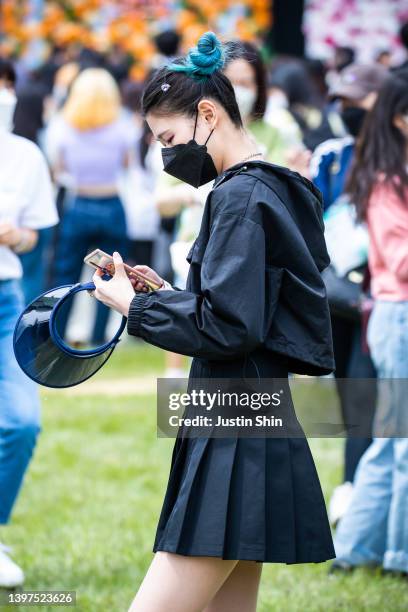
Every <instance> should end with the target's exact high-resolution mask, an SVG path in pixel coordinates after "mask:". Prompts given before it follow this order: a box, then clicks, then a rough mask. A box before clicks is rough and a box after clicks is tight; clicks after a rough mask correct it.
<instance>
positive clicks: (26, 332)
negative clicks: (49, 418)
mask: <svg viewBox="0 0 408 612" xmlns="http://www.w3.org/2000/svg"><path fill="white" fill-rule="evenodd" d="M94 289H95V285H94V283H92V282H89V283H82V284H81V283H77V284H75V285H72V284H71V285H62V286H61V287H56V288H55V289H50V290H49V291H46V292H45V293H43V294H41V295H40V296H38V297H37V298H36V299H35V300H33V301H32V302H31V303H30V304H29V305H28V306H27V307H26V308H25V310H24V311H23V312H22V313H21V314H20V316H19V318H18V320H17V323H16V326H15V329H14V336H13V347H14V354H15V356H16V359H17V362H18V364H19V366H20V367H21V369H22V370H23V372H25V374H27V376H29V377H30V378H31V379H32V380H34V381H35V382H37V383H39V384H40V385H44V386H45V387H53V388H64V387H73V386H75V385H79V384H80V383H81V382H84V380H87V379H88V378H90V377H91V376H93V375H94V374H95V373H96V372H97V371H98V370H99V369H100V368H101V367H102V366H103V365H104V364H105V363H106V362H107V360H108V359H109V357H110V356H111V355H112V353H113V350H114V348H115V346H116V345H117V343H118V342H119V339H120V336H121V334H122V332H123V330H124V329H125V327H126V322H127V319H126V317H123V318H122V321H121V324H120V326H119V329H118V330H117V332H116V333H115V335H114V337H113V338H112V339H111V340H110V341H109V342H106V343H105V344H102V345H101V346H98V347H96V348H90V349H83V350H80V349H76V348H73V347H72V346H69V345H68V344H66V343H65V342H64V340H63V339H62V337H61V335H60V334H59V332H58V315H59V313H61V311H62V308H63V307H64V306H65V307H66V306H67V303H68V301H69V300H71V299H72V298H73V297H74V296H75V295H76V294H77V293H78V292H80V291H85V290H86V291H93V290H94Z"/></svg>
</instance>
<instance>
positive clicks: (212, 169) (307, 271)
mask: <svg viewBox="0 0 408 612" xmlns="http://www.w3.org/2000/svg"><path fill="white" fill-rule="evenodd" d="M230 51H231V47H230V46H229V44H228V45H227V43H225V44H222V43H221V42H220V41H219V40H218V38H217V37H216V36H215V34H214V32H206V33H205V34H203V35H202V36H201V37H200V39H199V41H198V45H197V48H195V49H190V51H189V53H188V56H187V57H186V58H180V59H178V58H177V59H176V60H174V61H173V62H172V63H171V64H170V65H166V66H164V67H163V68H161V69H159V70H158V71H157V72H155V73H154V75H153V76H152V78H151V79H149V81H148V83H147V84H146V87H145V90H144V93H143V98H142V112H143V115H144V116H145V118H146V121H147V123H148V124H149V127H150V128H151V130H152V132H153V135H154V137H155V138H156V139H157V140H159V141H160V142H161V143H162V144H163V149H162V155H163V162H164V168H163V170H164V171H165V172H169V173H171V174H172V176H175V177H177V178H179V179H181V180H183V181H185V182H187V183H189V184H190V185H194V186H195V187H198V186H200V185H203V184H205V183H208V182H210V181H211V180H214V184H213V188H212V189H211V191H210V192H209V195H208V197H207V199H206V202H205V205H204V211H203V216H202V221H201V226H200V231H199V233H198V236H197V238H196V240H195V242H194V243H193V245H192V247H191V249H190V252H189V254H188V255H187V261H188V262H189V263H190V268H189V274H188V277H187V283H186V288H185V289H180V288H178V287H172V286H170V287H169V286H166V285H165V284H164V283H163V285H164V286H161V287H160V288H159V289H158V290H156V291H152V292H148V293H145V292H143V290H142V286H140V287H139V286H138V283H137V282H136V283H135V284H134V285H133V286H132V283H131V281H130V280H129V278H128V277H127V276H126V273H125V271H124V267H123V261H122V259H121V257H120V255H119V254H117V253H114V254H113V256H114V261H115V274H114V277H113V278H112V279H111V280H106V281H105V280H103V279H102V278H101V276H100V275H99V274H98V273H95V275H94V282H95V286H96V289H95V297H96V298H97V299H98V300H101V301H102V302H103V303H105V304H106V305H107V306H109V307H110V308H113V309H114V310H117V311H118V312H122V313H123V314H124V315H125V316H126V317H127V319H128V322H127V331H128V333H129V334H130V335H134V336H138V337H141V338H143V339H144V340H145V341H146V342H149V343H150V344H153V345H155V346H158V347H160V348H162V349H165V350H170V351H175V352H177V353H179V354H184V355H189V356H191V357H193V360H192V364H191V370H190V376H189V381H190V382H189V385H190V384H192V385H195V383H198V384H199V385H201V384H203V383H205V381H206V379H210V383H214V382H215V379H216V378H227V379H233V380H232V384H234V388H235V385H236V384H237V385H239V386H240V387H241V386H242V384H244V379H246V378H248V377H250V376H252V377H254V378H255V381H254V382H255V383H259V382H260V381H262V379H268V378H269V379H270V378H274V377H277V378H279V379H280V381H281V380H282V377H283V378H284V379H287V378H288V374H289V372H297V373H304V374H313V375H321V374H329V373H330V372H332V371H333V366H334V359H333V347H332V339H331V329H330V315H329V308H328V303H327V297H326V293H325V289H324V284H323V281H322V278H321V271H322V270H323V269H325V268H326V267H327V266H328V264H329V257H328V254H327V251H326V246H325V241H324V234H323V223H322V209H321V198H320V194H319V192H318V190H317V189H315V188H314V186H313V185H312V183H310V181H308V180H307V179H305V178H304V177H302V176H300V175H299V174H298V173H295V172H292V171H290V170H288V169H287V168H284V167H282V166H277V165H274V164H271V163H269V162H267V161H265V160H263V159H262V153H261V152H260V151H259V149H258V147H257V144H256V142H254V140H253V139H252V137H251V136H250V135H249V134H248V133H247V131H246V130H245V128H244V126H243V123H242V117H241V115H240V111H239V107H238V103H237V99H236V97H235V93H234V89H233V86H232V84H231V81H229V79H228V78H227V77H226V75H225V74H224V72H223V67H224V65H225V61H226V56H228V54H229V53H230ZM135 268H136V270H137V271H143V270H145V272H146V274H147V275H148V276H149V277H150V278H151V279H152V280H153V279H154V278H155V279H156V280H157V281H158V284H159V285H160V283H161V281H162V280H163V279H160V278H159V277H158V275H157V273H156V272H155V271H154V270H152V269H150V268H147V267H145V266H135ZM135 289H136V292H135V291H134V290H135ZM236 379H239V382H238V380H236ZM194 381H195V382H194ZM207 382H208V380H207ZM205 384H206V383H205ZM283 385H284V387H278V389H283V388H285V389H287V390H288V391H289V395H290V389H289V385H288V381H287V380H286V381H285V380H284V381H283ZM189 389H191V387H189ZM285 397H286V392H285ZM288 397H289V396H288ZM216 410H220V411H221V413H222V414H224V410H223V406H220V405H219V404H218V405H217V408H216ZM187 427H188V426H187ZM191 433H192V434H193V436H191V435H189V434H191ZM194 433H199V432H194V431H191V430H190V431H187V432H186V430H185V429H184V428H182V427H181V428H180V431H178V433H177V438H176V441H175V444H174V452H173V458H172V463H171V468H170V474H169V481H168V485H167V490H166V494H165V500H164V503H163V507H162V512H161V515H160V518H159V524H158V527H157V532H156V538H155V542H154V545H153V552H154V553H156V554H155V556H154V558H153V560H152V564H151V566H150V567H149V570H148V572H147V574H146V576H145V578H144V580H143V582H142V584H141V586H140V588H139V591H138V593H137V594H136V596H135V599H134V601H133V602H132V605H131V607H130V608H129V612H133V611H135V612H136V610H147V609H149V610H152V611H153V610H165V609H170V608H171V609H173V610H176V609H177V610H179V611H180V612H192V611H193V610H207V611H208V610H210V609H211V610H238V609H239V610H240V612H255V610H256V599H257V593H258V587H259V581H260V577H261V570H262V565H263V563H264V562H265V563H291V564H293V563H310V562H312V563H318V562H322V561H325V560H327V559H329V558H332V557H333V554H334V550H333V547H332V539H331V533H330V528H329V524H328V519H327V514H326V508H325V504H324V498H323V495H322V491H321V487H320V484H319V479H318V475H317V472H316V468H315V465H314V462H313V458H312V455H311V452H310V449H309V446H308V442H307V440H306V438H305V436H304V435H300V436H299V437H298V438H294V437H293V436H292V435H290V434H289V432H287V435H286V437H285V436H282V433H281V431H279V437H269V436H265V435H264V436H262V435H260V437H256V438H254V437H246V436H243V435H242V434H240V435H238V436H237V435H234V434H232V436H231V435H230V436H228V434H225V437H224V436H223V437H218V436H215V437H214V435H212V433H211V432H208V436H207V435H204V436H199V437H196V436H195V435H194ZM213 433H215V432H213ZM235 433H236V432H235ZM298 433H299V432H298ZM204 434H205V432H204ZM258 435H259V434H258ZM186 576H188V580H186Z"/></svg>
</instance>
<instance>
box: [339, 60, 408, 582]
mask: <svg viewBox="0 0 408 612" xmlns="http://www.w3.org/2000/svg"><path fill="white" fill-rule="evenodd" d="M348 190H349V193H350V194H351V197H352V199H353V201H354V202H355V203H356V205H357V206H358V211H359V215H360V218H362V219H365V220H366V221H367V226H368V230H369V235H370V249H369V267H370V272H371V279H372V281H371V291H372V294H373V297H374V299H375V302H374V309H373V311H372V313H371V316H370V319H369V323H368V330H367V340H368V344H369V346H370V351H371V355H372V358H373V361H374V364H375V367H376V369H377V373H378V377H379V378H380V379H385V380H381V381H380V383H379V394H378V403H377V411H376V414H375V419H374V435H375V438H374V441H373V443H372V444H371V446H369V448H368V449H367V450H366V452H365V453H364V455H363V456H362V458H361V460H360V463H359V466H358V468H357V473H356V476H355V481H354V491H353V496H352V499H351V505H350V506H349V509H348V511H347V512H346V514H345V515H344V517H343V518H342V520H341V521H340V523H339V526H338V529H337V532H336V537H335V548H336V553H337V559H336V561H335V564H334V568H335V569H343V570H344V569H346V570H349V569H350V568H352V567H355V566H360V565H380V566H383V568H384V570H385V571H386V572H392V573H396V574H398V573H403V574H405V576H408V529H407V526H408V503H407V500H408V469H407V468H408V418H407V399H406V398H407V392H408V70H405V72H404V71H401V72H400V73H395V75H393V76H392V77H390V78H389V80H388V81H387V83H386V84H385V85H384V86H383V87H382V89H381V90H380V93H379V95H378V98H377V101H376V103H375V105H374V107H373V110H372V111H371V112H370V115H369V116H368V118H367V122H366V124H365V126H364V128H363V133H362V136H361V140H360V142H359V145H358V147H357V151H356V159H355V164H354V168H353V171H352V174H351V176H350V181H349V188H348ZM394 379H395V380H394Z"/></svg>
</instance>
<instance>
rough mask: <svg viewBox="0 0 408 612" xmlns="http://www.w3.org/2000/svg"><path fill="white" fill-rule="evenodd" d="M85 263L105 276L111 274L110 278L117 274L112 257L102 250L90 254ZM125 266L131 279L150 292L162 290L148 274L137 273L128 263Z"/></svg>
mask: <svg viewBox="0 0 408 612" xmlns="http://www.w3.org/2000/svg"><path fill="white" fill-rule="evenodd" d="M84 262H85V263H86V264H88V266H92V267H93V268H96V269H97V270H102V271H103V272H105V274H109V275H110V276H113V275H114V274H115V264H114V263H113V257H112V255H109V254H108V253H105V252H104V251H101V249H95V250H94V251H92V252H91V253H88V255H86V257H84ZM123 265H124V268H125V270H126V274H127V275H128V277H129V278H136V279H137V280H139V281H141V282H143V283H144V285H145V286H146V287H147V288H148V289H149V290H150V291H156V290H157V289H160V286H161V285H158V284H157V283H156V282H155V281H152V280H151V279H150V278H149V277H148V276H146V274H143V273H142V272H138V271H136V270H135V269H134V268H132V266H129V265H128V264H126V263H124V264H123Z"/></svg>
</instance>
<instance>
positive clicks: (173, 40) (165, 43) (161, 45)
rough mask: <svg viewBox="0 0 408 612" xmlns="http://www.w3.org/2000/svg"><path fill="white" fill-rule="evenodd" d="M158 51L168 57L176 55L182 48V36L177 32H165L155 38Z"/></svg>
mask: <svg viewBox="0 0 408 612" xmlns="http://www.w3.org/2000/svg"><path fill="white" fill-rule="evenodd" d="M154 42H155V44H156V47H157V49H158V51H159V52H160V53H161V54H162V55H166V56H168V57H170V56H173V55H176V53H177V52H178V48H179V46H180V34H178V32H177V31H176V30H165V31H164V32H160V34H157V35H156V36H155V37H154Z"/></svg>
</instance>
